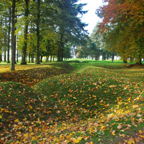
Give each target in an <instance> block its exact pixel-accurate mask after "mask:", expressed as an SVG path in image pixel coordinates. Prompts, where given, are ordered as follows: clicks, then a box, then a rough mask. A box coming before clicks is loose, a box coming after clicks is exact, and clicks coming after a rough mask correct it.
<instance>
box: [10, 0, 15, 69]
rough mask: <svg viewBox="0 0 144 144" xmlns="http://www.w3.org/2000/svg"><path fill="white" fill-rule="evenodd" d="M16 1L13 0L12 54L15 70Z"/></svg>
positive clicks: (12, 64)
mask: <svg viewBox="0 0 144 144" xmlns="http://www.w3.org/2000/svg"><path fill="white" fill-rule="evenodd" d="M15 3H16V1H15V0H13V1H12V54H11V70H15V57H14V56H15V45H14V40H15V38H14V33H15Z"/></svg>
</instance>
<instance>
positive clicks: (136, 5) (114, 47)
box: [96, 0, 144, 64]
mask: <svg viewBox="0 0 144 144" xmlns="http://www.w3.org/2000/svg"><path fill="white" fill-rule="evenodd" d="M104 2H106V4H105V5H103V6H101V7H100V8H99V9H97V10H96V14H97V15H98V16H99V17H100V18H102V19H103V20H102V22H101V23H100V24H99V26H98V31H97V32H96V34H98V33H99V32H100V33H101V34H102V35H103V38H104V41H105V45H106V48H107V49H108V50H110V51H111V52H117V53H118V54H119V56H121V58H122V59H123V61H124V62H125V63H126V62H127V60H128V59H130V61H131V62H133V61H134V60H135V61H136V63H138V64H142V62H141V60H142V59H144V5H143V0H105V1H104Z"/></svg>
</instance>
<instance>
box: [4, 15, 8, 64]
mask: <svg viewBox="0 0 144 144" xmlns="http://www.w3.org/2000/svg"><path fill="white" fill-rule="evenodd" d="M6 27H7V22H6V17H5V28H6ZM6 48H7V29H5V37H4V62H6Z"/></svg>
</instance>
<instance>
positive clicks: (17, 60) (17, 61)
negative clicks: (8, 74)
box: [17, 49, 18, 62]
mask: <svg viewBox="0 0 144 144" xmlns="http://www.w3.org/2000/svg"><path fill="white" fill-rule="evenodd" d="M17 62H18V49H17Z"/></svg>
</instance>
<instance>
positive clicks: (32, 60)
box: [31, 51, 34, 63]
mask: <svg viewBox="0 0 144 144" xmlns="http://www.w3.org/2000/svg"><path fill="white" fill-rule="evenodd" d="M31 63H34V51H32V55H31Z"/></svg>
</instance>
